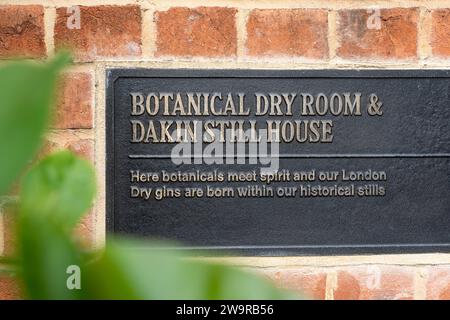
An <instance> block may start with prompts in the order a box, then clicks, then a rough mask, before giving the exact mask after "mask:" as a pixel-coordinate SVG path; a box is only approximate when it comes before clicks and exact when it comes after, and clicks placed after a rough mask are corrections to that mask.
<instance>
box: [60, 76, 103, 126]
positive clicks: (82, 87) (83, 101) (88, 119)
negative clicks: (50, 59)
mask: <svg viewBox="0 0 450 320" xmlns="http://www.w3.org/2000/svg"><path fill="white" fill-rule="evenodd" d="M93 91H94V90H93V80H92V75H91V74H90V73H86V72H68V73H66V74H65V76H64V77H63V79H62V81H61V83H60V84H59V90H58V92H59V95H58V103H57V107H56V119H55V127H56V128H59V129H89V128H92V124H93V117H92V96H93Z"/></svg>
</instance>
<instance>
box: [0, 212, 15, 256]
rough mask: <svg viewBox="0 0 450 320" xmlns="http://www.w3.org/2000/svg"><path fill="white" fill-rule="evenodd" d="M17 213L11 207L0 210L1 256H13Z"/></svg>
mask: <svg viewBox="0 0 450 320" xmlns="http://www.w3.org/2000/svg"><path fill="white" fill-rule="evenodd" d="M16 215H17V212H16V209H14V208H13V207H12V206H8V205H6V206H4V207H3V208H2V214H1V215H0V220H2V222H3V255H4V256H11V255H13V254H14V251H15V247H16V238H15V230H16V225H15V223H16V219H15V217H16Z"/></svg>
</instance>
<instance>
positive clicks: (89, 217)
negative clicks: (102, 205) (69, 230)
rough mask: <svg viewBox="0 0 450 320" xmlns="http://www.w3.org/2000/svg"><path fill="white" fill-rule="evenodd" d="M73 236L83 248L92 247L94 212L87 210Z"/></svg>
mask: <svg viewBox="0 0 450 320" xmlns="http://www.w3.org/2000/svg"><path fill="white" fill-rule="evenodd" d="M75 235H76V236H77V237H78V240H79V242H80V243H81V244H82V245H83V246H84V247H87V248H89V247H92V246H93V244H94V239H95V215H94V210H93V209H91V210H89V212H88V213H86V214H85V215H84V216H83V217H82V218H81V220H80V223H79V224H78V226H77V227H76V228H75Z"/></svg>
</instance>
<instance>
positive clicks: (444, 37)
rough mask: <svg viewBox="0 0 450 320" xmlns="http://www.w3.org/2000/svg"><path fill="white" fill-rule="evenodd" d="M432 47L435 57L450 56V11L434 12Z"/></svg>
mask: <svg viewBox="0 0 450 320" xmlns="http://www.w3.org/2000/svg"><path fill="white" fill-rule="evenodd" d="M430 45H431V48H432V52H433V55H435V56H439V57H449V56H450V9H439V10H433V12H432V27H431V43H430Z"/></svg>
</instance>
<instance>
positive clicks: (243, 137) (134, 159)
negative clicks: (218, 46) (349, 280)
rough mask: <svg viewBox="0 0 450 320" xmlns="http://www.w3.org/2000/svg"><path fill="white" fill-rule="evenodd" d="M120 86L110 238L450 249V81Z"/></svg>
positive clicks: (278, 80) (114, 100)
mask: <svg viewBox="0 0 450 320" xmlns="http://www.w3.org/2000/svg"><path fill="white" fill-rule="evenodd" d="M106 76H107V97H106V100H107V109H106V137H107V149H106V205H107V227H108V230H109V232H110V233H118V234H129V235H136V236H146V237H152V238H158V239H169V240H174V241H176V243H180V244H182V245H183V246H184V248H188V249H199V250H203V252H204V253H206V251H208V252H209V250H212V251H213V252H219V253H220V254H229V253H231V254H244V255H292V254H294V255H296V254H348V253H349V254H351V253H393V252H398V253H400V252H401V253H403V252H448V251H450V250H449V249H450V72H449V71H437V70H408V71H398V70H389V71H388V70H376V71H375V70H364V71H357V70H320V71H319V70H308V71H280V70H276V71H275V70H274V71H268V70H150V69H113V70H108V71H107V75H106ZM233 141H234V142H236V143H238V142H240V143H241V144H240V145H239V146H238V145H237V144H236V148H235V146H233V149H226V148H225V147H224V148H223V149H222V151H220V150H221V149H220V148H219V146H220V143H221V142H222V144H223V145H224V144H226V143H229V144H231V142H233ZM189 146H191V147H192V148H191V149H190V150H189V152H186V150H188V147H189ZM250 146H252V147H250ZM255 146H256V147H255ZM263 147H265V149H264V148H263ZM239 148H240V149H239ZM252 148H253V149H252ZM180 150H181V151H180ZM264 150H265V152H264ZM269 168H270V169H269Z"/></svg>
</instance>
